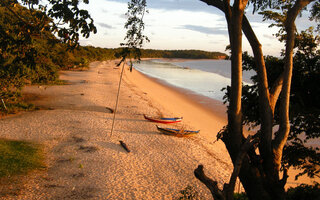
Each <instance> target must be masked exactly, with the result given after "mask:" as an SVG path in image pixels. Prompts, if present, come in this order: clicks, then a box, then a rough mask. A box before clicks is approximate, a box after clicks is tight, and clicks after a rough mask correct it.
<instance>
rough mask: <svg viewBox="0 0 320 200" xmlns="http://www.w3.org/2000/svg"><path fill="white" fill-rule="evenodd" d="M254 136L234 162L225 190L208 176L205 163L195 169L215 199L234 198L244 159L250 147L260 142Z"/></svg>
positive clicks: (248, 139) (242, 148)
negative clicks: (205, 171)
mask: <svg viewBox="0 0 320 200" xmlns="http://www.w3.org/2000/svg"><path fill="white" fill-rule="evenodd" d="M251 139H252V136H250V135H249V136H248V137H247V140H246V141H245V143H244V144H243V145H242V147H241V149H240V152H239V154H238V156H237V159H236V161H235V163H234V169H233V172H232V175H231V177H230V180H229V183H226V184H224V186H223V190H220V189H219V187H218V184H217V181H213V180H212V179H211V178H209V177H207V176H206V175H205V174H204V171H203V165H199V166H198V168H197V169H195V170H194V175H195V176H196V178H197V179H199V180H200V181H201V182H202V183H204V184H205V185H206V186H207V188H208V189H209V190H210V192H211V194H212V196H213V198H214V199H215V200H233V193H234V188H235V184H236V180H237V177H238V176H239V173H240V169H241V165H242V160H243V158H244V157H245V155H247V152H248V150H249V149H250V147H252V146H254V147H256V144H257V143H258V142H259V140H258V138H254V139H252V140H251Z"/></svg>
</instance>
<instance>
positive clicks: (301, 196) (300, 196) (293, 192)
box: [286, 184, 320, 200]
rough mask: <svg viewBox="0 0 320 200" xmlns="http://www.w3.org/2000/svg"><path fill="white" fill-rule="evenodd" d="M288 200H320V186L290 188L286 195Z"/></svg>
mask: <svg viewBox="0 0 320 200" xmlns="http://www.w3.org/2000/svg"><path fill="white" fill-rule="evenodd" d="M286 199H287V200H311V199H312V200H320V185H319V184H316V185H313V186H311V185H304V184H302V185H300V186H298V187H295V188H289V189H288V191H287V194H286Z"/></svg>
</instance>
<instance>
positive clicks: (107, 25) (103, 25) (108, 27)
mask: <svg viewBox="0 0 320 200" xmlns="http://www.w3.org/2000/svg"><path fill="white" fill-rule="evenodd" d="M97 24H98V25H99V26H101V27H102V28H107V29H113V27H112V26H110V25H109V24H106V23H102V22H99V23H97Z"/></svg>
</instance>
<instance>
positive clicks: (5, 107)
mask: <svg viewBox="0 0 320 200" xmlns="http://www.w3.org/2000/svg"><path fill="white" fill-rule="evenodd" d="M1 101H2V103H3V106H4V109H6V110H8V108H7V106H6V104H5V103H4V101H3V99H1Z"/></svg>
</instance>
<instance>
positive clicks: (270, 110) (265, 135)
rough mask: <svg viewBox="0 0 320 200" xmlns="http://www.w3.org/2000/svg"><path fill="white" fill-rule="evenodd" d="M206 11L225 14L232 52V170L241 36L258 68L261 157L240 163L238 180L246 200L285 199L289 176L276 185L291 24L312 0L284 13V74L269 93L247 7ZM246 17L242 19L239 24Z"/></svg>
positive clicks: (238, 131) (238, 124)
mask: <svg viewBox="0 0 320 200" xmlns="http://www.w3.org/2000/svg"><path fill="white" fill-rule="evenodd" d="M201 1H203V2H205V3H207V4H208V5H212V6H214V7H217V8H218V9H220V10H221V11H222V12H224V13H225V17H226V20H227V23H228V32H229V39H230V46H231V89H230V91H229V92H230V103H229V107H228V127H227V131H226V132H225V133H224V135H223V138H222V140H223V142H224V143H225V145H226V147H227V150H228V152H229V155H230V157H231V159H232V162H233V164H234V165H235V163H236V158H237V156H238V152H239V151H240V148H241V145H242V144H243V143H244V141H245V138H244V136H243V133H242V112H241V95H242V42H241V41H242V32H241V31H243V32H244V34H245V35H246V37H247V39H248V41H249V43H250V45H251V47H252V50H253V53H254V58H255V62H256V65H257V68H258V81H259V86H258V87H259V102H258V103H259V106H260V117H261V129H260V133H259V137H260V143H259V154H260V155H257V154H256V152H255V151H254V150H249V152H248V153H247V154H246V156H245V157H244V158H243V160H242V166H241V169H240V173H239V178H240V180H241V183H242V185H243V186H244V189H245V191H246V193H247V195H248V197H249V199H266V200H269V199H270V200H271V199H279V200H281V199H285V190H284V185H285V183H286V179H287V177H288V176H287V174H286V171H285V172H284V175H283V178H282V179H280V176H279V173H280V167H281V159H282V151H283V147H284V144H285V143H286V141H287V137H288V134H289V131H290V130H289V129H290V124H289V98H290V85H291V77H292V66H293V63H292V62H293V48H294V37H295V25H294V21H295V19H296V17H297V15H298V14H299V13H300V11H301V10H302V9H303V8H304V7H305V6H307V5H308V4H309V3H310V2H311V1H313V0H297V1H296V2H295V5H294V6H293V7H292V8H289V9H288V12H287V16H286V22H285V28H286V32H287V41H286V56H285V67H284V69H285V70H284V72H283V74H281V76H280V77H279V78H278V80H277V81H276V83H275V84H274V85H273V86H272V87H271V89H270V91H269V86H268V79H267V73H266V66H265V63H264V57H263V54H262V48H261V44H260V43H259V41H258V39H257V37H256V36H255V34H254V32H253V30H252V28H251V26H250V23H249V22H248V20H247V19H246V18H245V16H244V7H245V5H246V4H247V1H245V0H244V1H241V0H235V1H234V6H233V7H231V6H230V1H228V0H201ZM243 17H244V18H243ZM280 92H281V96H280V97H281V98H280V126H279V133H278V134H277V135H276V136H275V138H274V139H273V140H272V135H273V130H272V128H273V117H274V109H275V105H276V102H277V101H278V98H279V95H280Z"/></svg>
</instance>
